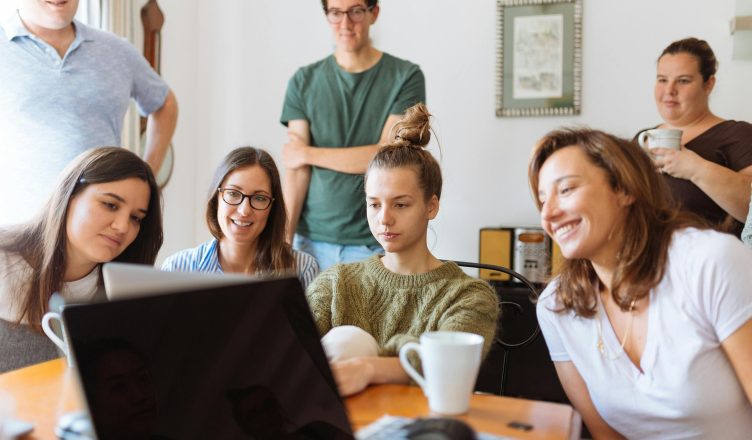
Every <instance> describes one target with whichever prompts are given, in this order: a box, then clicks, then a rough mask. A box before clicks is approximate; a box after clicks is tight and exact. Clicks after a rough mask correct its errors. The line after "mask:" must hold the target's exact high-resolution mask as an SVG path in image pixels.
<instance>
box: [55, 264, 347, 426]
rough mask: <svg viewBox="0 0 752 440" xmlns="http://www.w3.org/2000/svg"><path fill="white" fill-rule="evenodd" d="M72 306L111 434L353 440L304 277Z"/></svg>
mask: <svg viewBox="0 0 752 440" xmlns="http://www.w3.org/2000/svg"><path fill="white" fill-rule="evenodd" d="M63 314H64V320H65V325H66V331H67V333H68V336H69V338H70V345H71V347H72V350H73V353H74V358H75V362H76V365H77V366H78V369H79V375H80V378H81V381H82V386H83V390H84V394H85V398H86V403H87V406H88V408H89V412H90V414H91V418H92V422H93V424H94V427H95V430H96V431H97V435H98V437H99V438H100V439H102V440H106V439H110V438H112V439H120V438H124V439H125V438H128V439H140V438H143V439H176V440H177V439H207V438H217V439H236V438H237V439H241V438H257V439H298V438H326V439H329V438H334V439H339V438H352V431H351V427H350V425H349V422H348V420H347V416H346V412H345V408H344V404H343V402H342V400H341V398H340V397H339V394H338V393H337V389H336V385H335V383H334V380H333V378H332V375H331V371H330V370H329V366H328V363H327V361H326V358H325V355H324V352H323V349H322V348H321V344H320V342H319V337H318V334H317V332H316V329H315V325H314V323H313V319H312V317H311V314H310V310H309V308H308V304H307V303H306V300H305V296H304V293H303V290H302V287H301V286H300V283H299V282H298V280H297V279H295V278H285V279H278V280H263V281H254V282H249V283H247V284H241V285H234V286H224V287H218V288H206V289H201V290H195V291H189V292H180V293H175V294H165V295H158V296H150V297H142V298H134V299H127V300H122V301H116V302H110V303H100V304H88V305H82V306H70V307H67V308H66V309H65V310H64V312H63Z"/></svg>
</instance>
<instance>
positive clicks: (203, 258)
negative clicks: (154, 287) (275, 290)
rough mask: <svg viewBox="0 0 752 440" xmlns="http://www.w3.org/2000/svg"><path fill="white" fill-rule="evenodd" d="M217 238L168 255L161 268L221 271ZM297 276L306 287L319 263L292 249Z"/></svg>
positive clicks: (309, 256) (178, 270)
mask: <svg viewBox="0 0 752 440" xmlns="http://www.w3.org/2000/svg"><path fill="white" fill-rule="evenodd" d="M217 244H218V242H217V240H216V239H213V240H210V241H207V242H206V243H202V244H200V245H199V246H197V247H195V248H191V249H184V250H182V251H179V252H177V253H175V254H172V255H170V256H169V257H167V259H166V260H165V261H164V263H163V264H162V270H166V271H171V272H220V273H221V272H223V270H222V266H220V265H219V258H218V253H217ZM292 253H293V255H294V257H295V267H296V268H297V270H296V271H297V274H298V278H299V279H300V282H301V283H302V284H303V288H304V289H305V288H307V287H308V284H309V283H310V282H311V281H313V279H314V278H315V277H316V275H318V273H319V265H318V263H316V259H315V258H313V257H312V256H311V255H309V254H307V253H305V252H300V251H296V250H293V251H292Z"/></svg>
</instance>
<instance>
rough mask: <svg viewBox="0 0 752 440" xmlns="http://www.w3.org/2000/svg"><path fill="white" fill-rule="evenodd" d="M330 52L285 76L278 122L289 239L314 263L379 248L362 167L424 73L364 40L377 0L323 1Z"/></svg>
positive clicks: (420, 91)
mask: <svg viewBox="0 0 752 440" xmlns="http://www.w3.org/2000/svg"><path fill="white" fill-rule="evenodd" d="M322 5H323V7H324V11H325V15H326V19H327V21H328V22H329V25H330V27H331V29H332V33H333V35H334V39H335V46H336V47H335V50H334V54H333V55H330V56H328V57H326V58H324V59H323V60H320V61H318V62H315V63H313V64H310V65H307V66H304V67H301V68H300V69H298V71H297V72H296V73H295V75H293V77H292V78H291V79H290V82H289V83H288V86H287V93H286V95H285V102H284V106H283V109H282V117H281V122H282V123H283V124H284V125H286V126H287V127H288V135H289V142H288V143H287V144H285V145H284V147H283V149H282V160H283V163H284V166H285V175H284V178H283V182H282V186H283V191H284V196H285V202H286V205H287V210H288V215H289V219H290V223H289V228H288V239H290V240H292V238H293V233H295V240H294V246H295V248H296V249H298V250H302V251H305V252H308V253H310V254H312V255H313V256H314V257H316V260H317V261H318V263H319V267H320V268H321V270H324V269H326V268H327V267H329V266H331V265H333V264H336V263H347V262H352V261H358V260H362V259H364V258H367V257H368V256H369V255H371V254H373V253H376V252H380V251H381V248H380V246H379V245H378V243H377V242H376V240H375V239H374V238H373V236H372V235H371V233H370V230H369V228H368V222H367V220H366V210H365V194H364V190H363V174H364V173H365V171H366V168H367V166H368V163H369V162H370V160H371V158H372V157H373V156H374V154H376V151H377V150H378V145H379V144H381V143H383V142H385V141H386V138H387V136H388V135H389V131H390V129H391V127H392V126H393V125H394V124H395V123H396V122H397V121H399V120H400V119H401V117H402V114H403V113H404V111H405V110H406V109H407V108H408V107H411V106H412V105H414V104H417V103H418V102H424V101H425V94H426V93H425V79H424V77H423V72H421V70H420V68H419V67H418V66H417V65H415V64H413V63H410V62H409V61H405V60H401V59H399V58H396V57H393V56H391V55H389V54H387V53H384V52H381V51H379V50H378V49H376V48H374V47H373V46H372V45H371V40H370V38H369V36H368V31H369V28H370V26H371V25H373V24H374V23H375V22H376V19H377V18H378V16H379V6H378V0H322Z"/></svg>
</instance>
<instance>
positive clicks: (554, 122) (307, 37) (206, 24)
mask: <svg viewBox="0 0 752 440" xmlns="http://www.w3.org/2000/svg"><path fill="white" fill-rule="evenodd" d="M160 3H161V4H162V7H163V9H164V10H165V13H166V16H167V20H168V21H167V23H166V25H165V48H164V50H165V55H164V59H163V72H164V75H165V77H166V78H167V80H168V81H169V82H170V83H171V85H172V86H173V88H174V89H175V90H176V92H177V95H178V99H179V101H180V105H181V116H180V123H179V126H178V133H177V135H176V140H175V144H176V146H177V149H178V164H177V165H178V166H177V169H176V173H177V175H176V176H175V178H174V179H173V182H172V183H171V184H170V186H169V187H168V190H167V193H166V194H165V199H166V200H167V203H166V207H167V212H166V219H167V241H166V244H165V248H164V250H163V252H162V257H164V256H165V255H167V254H168V253H170V252H172V251H174V250H176V249H179V248H181V247H187V246H192V245H194V244H196V243H198V242H199V241H201V240H203V239H205V238H206V237H207V236H208V233H207V232H206V228H205V226H204V222H203V210H202V208H203V199H204V196H205V191H206V185H208V182H209V180H210V178H211V174H212V172H213V169H214V167H215V166H216V164H217V163H218V161H219V160H220V159H221V157H222V156H223V155H224V154H226V153H227V152H228V151H229V150H230V149H232V148H233V147H235V146H238V145H241V144H253V145H256V146H262V147H265V148H267V149H268V150H270V151H271V152H272V153H273V154H274V155H275V156H276V157H277V158H279V151H280V148H281V145H282V144H283V143H284V142H285V140H286V136H285V130H284V128H283V127H282V126H281V125H280V124H279V122H278V120H279V115H280V112H281V108H282V100H283V97H284V91H285V88H286V84H287V80H288V79H289V77H290V76H291V75H292V74H293V72H294V71H295V69H296V68H297V67H299V66H301V65H304V64H307V63H310V62H313V61H315V60H317V59H320V58H322V57H324V56H326V55H327V54H329V53H330V52H331V51H332V49H333V46H332V40H331V38H330V35H329V29H328V25H327V23H326V21H325V19H324V16H323V14H322V13H321V10H320V3H319V1H318V0H284V1H260V0H217V1H212V2H207V1H200V0H162V1H161V2H160ZM381 7H382V11H381V16H380V17H379V20H378V22H377V23H376V25H375V26H374V27H373V28H372V36H373V40H374V44H375V45H376V47H378V48H380V49H382V50H385V51H388V52H390V53H392V54H394V55H396V56H399V57H401V58H406V59H409V60H411V61H413V62H416V63H418V64H419V65H420V66H421V67H422V69H423V71H424V73H425V75H426V80H427V94H428V106H429V109H430V110H431V112H432V113H433V114H434V115H435V122H434V126H435V128H436V131H437V134H438V138H439V140H440V142H441V150H442V166H443V169H444V177H445V190H444V195H443V197H442V210H441V212H440V214H439V217H438V219H437V220H436V221H435V222H434V225H433V229H434V231H435V234H431V236H430V238H429V240H430V242H431V243H433V250H434V251H435V253H436V255H437V256H438V257H440V258H456V259H466V260H476V259H477V254H478V248H477V246H478V244H477V242H478V230H479V229H480V228H481V227H484V226H494V225H501V224H512V225H517V224H520V225H535V224H537V223H538V217H537V212H536V210H535V207H534V205H533V203H532V199H531V197H530V195H529V191H528V189H527V180H526V166H527V159H528V157H529V154H530V150H531V148H532V146H533V144H534V142H535V141H536V139H538V138H540V137H541V136H542V135H543V134H545V133H546V132H547V131H548V130H551V129H553V128H555V127H558V126H561V125H570V124H577V125H588V126H591V127H596V128H600V129H604V130H607V131H610V132H613V133H615V134H618V135H622V136H626V137H631V136H632V135H633V134H634V133H635V131H636V130H638V129H639V128H643V127H646V126H649V125H652V124H655V123H657V122H658V114H657V112H656V110H655V106H654V104H653V99H652V86H653V81H654V76H655V60H656V58H657V56H658V54H659V53H660V51H661V50H662V49H663V47H665V46H666V45H667V44H668V43H669V42H671V41H673V40H676V39H679V38H683V37H687V36H697V37H700V38H704V39H706V40H708V42H709V43H710V45H711V46H712V47H713V49H714V50H715V52H716V55H717V57H718V59H719V60H720V72H719V74H718V83H717V86H716V90H715V92H714V95H713V98H712V101H711V106H712V109H713V110H714V111H715V112H716V113H717V114H719V115H720V116H722V117H725V118H733V119H742V120H747V121H752V107H750V106H749V105H748V101H749V98H750V92H751V91H752V85H750V81H749V78H752V62H740V61H731V59H730V58H731V41H732V40H731V37H730V36H729V32H728V22H729V20H730V18H731V17H732V16H733V12H734V1H733V0H716V1H713V2H709V1H705V0H670V1H669V0H666V1H660V2H655V1H648V0H632V1H628V2H627V1H623V0H597V1H588V0H585V1H584V7H583V10H584V23H583V28H584V30H583V73H582V81H583V95H582V114H581V115H580V116H573V117H537V118H497V117H495V115H494V94H495V90H494V75H495V50H496V44H495V38H496V29H495V26H496V2H495V1H494V0H477V1H473V2H458V1H449V0H381Z"/></svg>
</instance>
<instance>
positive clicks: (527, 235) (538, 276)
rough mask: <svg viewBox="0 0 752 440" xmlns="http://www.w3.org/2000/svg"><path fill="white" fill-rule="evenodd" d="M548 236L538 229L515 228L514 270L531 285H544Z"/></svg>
mask: <svg viewBox="0 0 752 440" xmlns="http://www.w3.org/2000/svg"><path fill="white" fill-rule="evenodd" d="M548 240H549V239H548V236H547V235H546V233H545V232H543V229H540V228H515V230H514V270H515V271H516V272H519V273H520V274H521V275H522V276H524V277H525V278H527V279H528V280H530V281H532V282H533V283H545V282H546V281H547V277H548V273H549V267H548V265H549V261H551V258H550V256H549V249H550V246H549V242H548Z"/></svg>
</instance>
